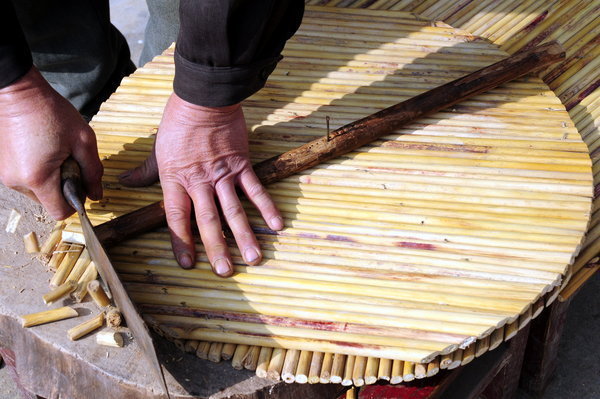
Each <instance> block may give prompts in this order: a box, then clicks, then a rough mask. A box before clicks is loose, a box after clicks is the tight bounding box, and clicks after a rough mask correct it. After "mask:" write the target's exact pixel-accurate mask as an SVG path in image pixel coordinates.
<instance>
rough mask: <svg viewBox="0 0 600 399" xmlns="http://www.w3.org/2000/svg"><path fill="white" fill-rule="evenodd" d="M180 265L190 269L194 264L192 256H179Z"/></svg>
mask: <svg viewBox="0 0 600 399" xmlns="http://www.w3.org/2000/svg"><path fill="white" fill-rule="evenodd" d="M179 265H181V267H183V268H185V269H190V268H191V267H192V266H194V264H193V263H192V257H191V256H190V255H189V254H183V255H181V256H180V257H179Z"/></svg>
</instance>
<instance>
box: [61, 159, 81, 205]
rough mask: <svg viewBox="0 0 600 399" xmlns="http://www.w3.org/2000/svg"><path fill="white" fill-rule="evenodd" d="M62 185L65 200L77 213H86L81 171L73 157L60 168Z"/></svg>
mask: <svg viewBox="0 0 600 399" xmlns="http://www.w3.org/2000/svg"><path fill="white" fill-rule="evenodd" d="M60 185H61V187H62V192H63V196H64V197H65V200H67V202H68V203H69V205H71V207H73V209H75V210H76V211H77V213H84V212H85V209H84V207H83V200H84V198H85V194H84V191H83V184H82V183H81V169H80V168H79V164H78V163H77V161H75V160H74V159H73V158H72V157H69V158H67V159H66V160H65V162H63V164H62V166H61V167H60Z"/></svg>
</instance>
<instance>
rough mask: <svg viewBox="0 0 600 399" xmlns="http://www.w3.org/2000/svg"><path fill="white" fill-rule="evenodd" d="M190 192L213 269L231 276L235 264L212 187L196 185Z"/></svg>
mask: <svg viewBox="0 0 600 399" xmlns="http://www.w3.org/2000/svg"><path fill="white" fill-rule="evenodd" d="M189 193H190V196H191V197H192V200H193V201H194V210H195V212H196V221H197V223H198V230H200V238H201V239H202V243H203V244H204V249H205V250H206V256H208V260H209V262H210V265H211V267H212V269H213V271H214V272H215V273H216V274H217V275H219V276H221V277H228V276H231V275H232V274H233V266H232V262H231V258H230V256H229V251H228V250H227V243H226V242H225V238H224V237H223V230H222V228H221V221H220V220H219V212H218V210H217V207H216V205H215V199H214V194H213V190H212V188H211V187H210V186H209V185H201V186H196V187H194V188H193V189H191V190H190V191H189Z"/></svg>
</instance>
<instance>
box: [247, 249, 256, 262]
mask: <svg viewBox="0 0 600 399" xmlns="http://www.w3.org/2000/svg"><path fill="white" fill-rule="evenodd" d="M258 257H259V254H258V251H257V250H256V249H254V248H248V249H247V250H245V251H244V260H245V261H246V263H252V262H254V261H255V260H257V259H258Z"/></svg>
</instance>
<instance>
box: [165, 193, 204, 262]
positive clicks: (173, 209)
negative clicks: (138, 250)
mask: <svg viewBox="0 0 600 399" xmlns="http://www.w3.org/2000/svg"><path fill="white" fill-rule="evenodd" d="M163 196H164V202H165V213H166V215H167V224H168V225H169V231H170V232H171V245H172V247H173V253H174V254H175V258H176V259H177V263H179V265H180V266H181V267H183V268H184V269H190V268H192V267H193V266H194V262H195V259H196V251H195V249H194V238H193V236H192V229H191V223H190V212H191V208H192V204H191V200H190V197H189V196H188V195H187V193H186V191H185V189H184V188H183V187H182V186H181V185H180V184H178V183H176V182H170V181H165V182H163Z"/></svg>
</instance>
